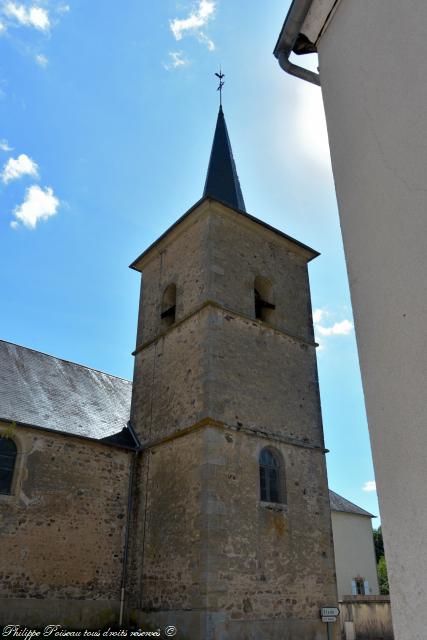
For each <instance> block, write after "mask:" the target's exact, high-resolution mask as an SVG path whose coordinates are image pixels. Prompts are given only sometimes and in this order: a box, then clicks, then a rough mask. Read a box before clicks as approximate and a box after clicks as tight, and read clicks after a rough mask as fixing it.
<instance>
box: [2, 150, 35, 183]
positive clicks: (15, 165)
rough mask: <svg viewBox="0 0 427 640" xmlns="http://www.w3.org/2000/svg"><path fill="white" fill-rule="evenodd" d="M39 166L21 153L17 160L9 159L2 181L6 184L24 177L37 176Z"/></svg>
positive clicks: (4, 168)
mask: <svg viewBox="0 0 427 640" xmlns="http://www.w3.org/2000/svg"><path fill="white" fill-rule="evenodd" d="M37 175H38V166H37V164H36V163H35V162H34V160H31V158H29V157H28V156H27V155H26V154H25V153H21V155H19V156H18V157H17V158H9V160H8V161H7V162H6V164H5V165H4V167H3V171H2V173H1V179H2V180H3V182H4V183H5V184H7V183H8V182H11V180H18V179H19V178H22V176H37Z"/></svg>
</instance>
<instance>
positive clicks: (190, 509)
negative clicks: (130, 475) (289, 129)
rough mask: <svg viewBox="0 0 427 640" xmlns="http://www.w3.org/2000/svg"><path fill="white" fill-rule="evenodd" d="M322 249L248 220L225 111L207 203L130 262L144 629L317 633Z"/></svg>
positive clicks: (302, 638)
mask: <svg viewBox="0 0 427 640" xmlns="http://www.w3.org/2000/svg"><path fill="white" fill-rule="evenodd" d="M317 255H318V254H317V253H316V252H315V251H313V250H312V249H310V248H309V247H307V246H305V245H304V244H302V243H300V242H298V241H297V240H294V239H293V238H290V237H289V236H287V235H286V234H284V233H282V232H281V231H279V230H277V229H274V228H273V227H270V226H269V225H267V224H265V223H264V222H262V221H261V220H258V219H257V218H254V217H253V216H251V215H249V214H248V213H246V210H245V204H244V200H243V196H242V192H241V189H240V185H239V180H238V177H237V172H236V167H235V163H234V159H233V155H232V151H231V145H230V141H229V137H228V133H227V128H226V124H225V119H224V114H223V111H222V108H220V111H219V114H218V120H217V125H216V130H215V136H214V141H213V146H212V152H211V157H210V162H209V168H208V174H207V179H206V185H205V190H204V194H203V197H202V199H201V200H200V201H199V202H197V203H196V204H195V205H194V206H193V207H192V208H191V209H190V210H189V211H187V213H185V214H184V215H183V216H182V217H181V218H179V220H177V222H176V223H175V224H174V225H172V227H170V228H169V229H168V230H167V231H166V232H165V233H164V234H163V235H162V236H161V237H160V238H159V239H158V240H157V241H156V242H155V243H154V244H152V245H151V246H150V247H149V248H148V249H147V250H146V251H144V252H143V253H142V254H141V256H139V258H137V259H136V260H135V262H134V263H133V264H132V265H131V266H132V268H133V269H135V270H137V271H140V272H141V273H142V288H141V303H140V311H139V320H138V333H137V345H136V349H135V372H134V385H133V399H132V413H131V422H132V425H133V428H134V429H135V431H136V432H137V434H138V436H139V438H140V440H141V443H142V444H143V446H144V453H143V456H142V465H141V469H140V470H139V473H138V482H139V492H138V498H137V503H138V506H137V513H136V516H135V520H136V524H137V532H138V533H137V535H136V536H134V540H133V560H132V571H133V585H134V586H133V587H132V591H133V607H134V615H136V616H137V618H138V620H139V621H140V623H141V624H143V623H146V624H148V623H150V624H152V625H154V626H155V627H156V628H157V627H162V626H166V625H174V626H175V627H177V629H178V635H177V637H181V635H182V637H185V638H188V639H190V640H220V639H224V640H225V639H232V640H243V639H244V638H253V639H255V638H260V639H261V638H262V639H265V638H268V639H272V640H274V639H277V640H279V638H280V640H282V639H283V638H292V640H317V639H319V638H323V637H324V635H325V633H326V629H325V626H324V625H322V623H321V621H320V620H319V607H321V606H324V605H331V604H335V603H336V586H335V575H334V559H333V547H332V534H331V524H330V512H329V498H328V486H327V478H326V465H325V449H324V442H323V432H322V421H321V413H320V402H319V389H318V380H317V368H316V356H315V343H314V339H313V326H312V317H311V305H310V293H309V282H308V272H307V263H308V262H309V261H310V260H312V259H313V258H315V257H316V256H317ZM180 634H181V635H180Z"/></svg>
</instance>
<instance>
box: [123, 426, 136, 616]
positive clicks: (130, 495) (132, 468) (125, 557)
mask: <svg viewBox="0 0 427 640" xmlns="http://www.w3.org/2000/svg"><path fill="white" fill-rule="evenodd" d="M128 428H129V431H130V432H131V434H132V437H133V439H134V441H135V450H134V451H133V455H132V459H131V463H130V469H129V481H128V504H127V515H126V529H125V541H124V546H123V562H122V580H121V584H120V613H119V627H121V626H122V624H123V614H124V609H125V595H126V579H127V565H128V555H129V531H130V524H131V518H132V503H133V485H134V477H135V467H136V461H137V458H138V455H139V453H140V452H141V445H140V443H139V440H138V438H137V436H136V434H135V432H134V430H133V429H132V426H131V424H130V422H129V423H128Z"/></svg>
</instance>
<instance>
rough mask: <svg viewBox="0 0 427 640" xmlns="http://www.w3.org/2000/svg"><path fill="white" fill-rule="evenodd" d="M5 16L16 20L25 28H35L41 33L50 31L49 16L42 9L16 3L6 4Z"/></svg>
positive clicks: (4, 8)
mask: <svg viewBox="0 0 427 640" xmlns="http://www.w3.org/2000/svg"><path fill="white" fill-rule="evenodd" d="M3 11H4V13H5V15H7V16H8V17H9V18H14V19H15V20H16V21H17V22H19V24H21V25H23V26H25V27H34V28H35V29H39V30H40V31H48V30H49V27H50V20H49V14H48V12H47V11H46V9H43V8H42V7H37V6H32V7H26V6H25V5H23V4H15V2H6V4H5V5H4V7H3Z"/></svg>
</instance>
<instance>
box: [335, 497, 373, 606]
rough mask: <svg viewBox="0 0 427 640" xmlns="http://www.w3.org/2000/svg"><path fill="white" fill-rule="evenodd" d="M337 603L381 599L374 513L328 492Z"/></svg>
mask: <svg viewBox="0 0 427 640" xmlns="http://www.w3.org/2000/svg"><path fill="white" fill-rule="evenodd" d="M329 501H330V504H331V518H332V533H333V536H334V553H335V569H336V574H337V589H338V600H341V599H342V597H343V596H350V595H371V596H372V595H378V594H379V588H378V577H377V563H376V558H375V547H374V536H373V532H372V522H371V520H372V518H373V517H374V516H373V515H372V514H371V513H368V512H367V511H365V510H364V509H362V508H361V507H358V506H357V505H355V504H353V503H352V502H350V501H349V500H346V499H345V498H343V497H342V496H340V495H338V494H337V493H335V492H334V491H331V490H329Z"/></svg>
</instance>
